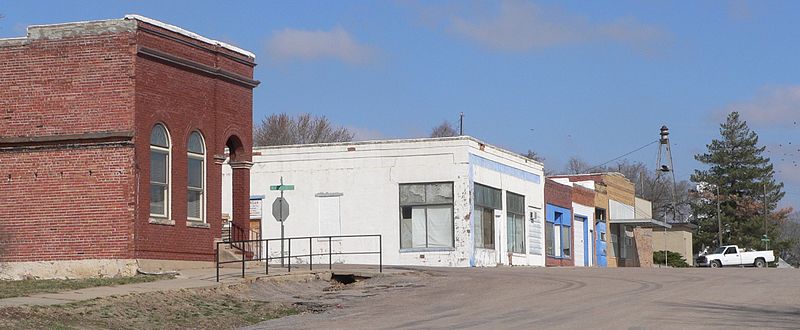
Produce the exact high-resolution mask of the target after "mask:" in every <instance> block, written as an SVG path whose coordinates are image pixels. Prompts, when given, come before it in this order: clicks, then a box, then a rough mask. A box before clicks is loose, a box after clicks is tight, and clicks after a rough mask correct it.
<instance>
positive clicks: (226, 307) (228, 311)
mask: <svg viewBox="0 0 800 330" xmlns="http://www.w3.org/2000/svg"><path fill="white" fill-rule="evenodd" d="M247 290H249V289H248V288H247V287H246V286H234V287H218V288H206V289H183V290H178V291H166V292H148V293H135V294H129V295H124V296H111V297H107V298H97V299H93V300H88V301H83V302H76V303H70V304H64V305H55V306H32V307H28V306H25V307H8V308H0V328H2V329H42V328H46V329H74V328H78V329H109V328H115V329H230V328H237V327H241V326H246V325H250V324H255V323H258V322H261V321H265V320H269V319H273V318H277V317H282V316H286V315H292V314H296V313H298V312H299V310H298V309H297V308H295V307H293V306H292V305H287V304H280V303H271V302H266V301H259V300H254V299H251V298H248V296H249V295H247V294H246V291H247Z"/></svg>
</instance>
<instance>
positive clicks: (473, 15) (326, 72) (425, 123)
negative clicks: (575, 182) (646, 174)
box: [0, 0, 800, 206]
mask: <svg viewBox="0 0 800 330" xmlns="http://www.w3.org/2000/svg"><path fill="white" fill-rule="evenodd" d="M130 13H135V14H140V15H144V16H148V17H151V18H154V19H158V20H162V21H165V22H168V23H170V24H174V25H178V26H181V27H183V28H185V29H188V30H191V31H194V32H197V33H200V34H202V35H205V36H207V37H210V38H214V39H218V40H222V41H226V42H229V43H231V44H234V45H237V46H240V47H242V48H245V49H248V50H250V51H253V52H254V53H256V55H257V58H256V61H257V62H258V64H259V65H258V66H257V68H256V74H255V75H256V78H257V79H259V80H261V82H262V84H261V86H259V87H258V88H257V89H256V91H255V94H254V102H255V107H254V109H253V112H254V118H255V120H260V119H261V118H263V117H265V116H268V115H269V114H271V113H277V112H287V113H290V114H297V113H302V112H310V113H313V114H317V115H325V116H327V117H328V118H330V119H331V120H332V121H333V122H335V123H338V124H341V125H344V126H347V127H350V128H352V129H353V130H355V131H356V132H357V133H358V136H359V137H360V138H402V137H419V136H424V135H426V134H427V133H428V132H429V131H430V129H431V128H432V127H433V126H436V125H437V124H439V123H440V122H442V121H443V120H450V121H451V122H454V123H456V122H457V120H458V113H459V112H464V113H465V125H464V126H465V127H464V129H465V133H467V134H469V135H473V136H476V137H478V138H480V139H483V140H485V141H487V142H489V143H492V144H496V145H499V146H502V147H505V148H508V149H511V150H514V151H518V152H524V151H526V150H528V149H532V150H535V151H537V152H538V153H540V154H542V155H543V156H544V157H545V158H546V159H547V161H546V166H548V167H552V168H562V167H563V166H564V164H565V163H566V161H567V160H568V159H569V157H572V156H578V157H580V158H582V159H584V160H585V161H587V162H588V163H591V164H600V163H603V162H605V161H607V160H609V159H612V158H615V157H617V156H619V155H622V154H624V153H626V152H628V151H630V150H633V149H635V148H637V147H639V146H641V145H644V144H646V143H647V142H649V141H652V140H655V139H657V138H658V129H659V128H660V127H661V125H667V126H669V128H670V130H671V133H672V135H671V138H672V143H673V156H674V161H675V168H676V174H677V175H678V178H679V179H685V178H688V176H689V174H690V173H691V172H692V171H693V169H695V168H697V167H698V166H700V165H699V164H698V163H697V162H695V161H694V159H693V157H692V155H694V154H696V153H699V152H702V151H703V150H704V148H705V145H706V144H707V143H709V142H710V141H711V139H712V138H715V137H718V136H719V131H718V125H719V123H720V122H721V121H722V120H723V119H724V117H725V115H726V113H727V112H728V111H731V110H733V109H736V110H738V111H740V112H742V113H743V117H744V118H745V119H746V120H747V121H748V123H749V124H750V126H751V128H753V129H754V130H755V131H756V132H758V133H759V135H760V136H761V141H762V143H763V144H765V145H767V146H768V150H769V154H768V155H769V156H771V157H772V160H773V162H774V164H775V166H776V168H777V170H778V171H779V176H778V178H779V179H780V180H782V181H784V182H785V183H786V189H785V190H786V192H787V195H786V198H785V199H784V202H783V203H782V204H783V205H784V206H800V170H798V169H800V167H797V166H795V165H796V164H797V163H795V162H800V138H798V137H800V135H798V127H800V126H797V124H796V122H798V121H800V65H798V59H800V42H798V41H800V28H798V25H797V22H798V19H800V2H798V1H758V2H756V1H753V2H750V1H730V2H724V1H675V2H667V1H664V2H654V1H614V2H606V1H602V2H599V1H598V2H587V1H574V2H547V1H537V2H527V1H503V2H474V1H452V2H447V1H437V2H418V1H192V2H183V1H36V2H29V1H8V0H2V1H0V14H3V15H4V16H5V18H4V19H2V20H0V37H15V36H22V35H24V34H25V28H26V26H28V25H31V24H48V23H61V22H70V21H83V20H93V19H107V18H120V17H122V16H124V15H125V14H130ZM790 143H792V144H790ZM656 153H657V146H655V145H654V146H652V147H651V148H646V149H644V150H642V151H639V152H637V153H634V154H632V155H631V156H629V157H628V158H629V159H631V160H640V161H643V162H646V163H648V164H653V166H654V167H655V159H656Z"/></svg>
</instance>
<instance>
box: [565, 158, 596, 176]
mask: <svg viewBox="0 0 800 330" xmlns="http://www.w3.org/2000/svg"><path fill="white" fill-rule="evenodd" d="M591 167H592V165H591V164H589V163H587V162H585V161H583V160H582V159H580V158H578V157H570V159H569V161H567V168H566V169H565V172H566V173H564V174H583V173H586V172H587V171H588V170H589V169H590V168H591Z"/></svg>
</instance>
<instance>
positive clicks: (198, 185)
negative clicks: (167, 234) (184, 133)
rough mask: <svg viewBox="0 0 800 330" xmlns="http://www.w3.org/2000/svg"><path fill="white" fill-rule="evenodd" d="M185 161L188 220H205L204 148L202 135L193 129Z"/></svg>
mask: <svg viewBox="0 0 800 330" xmlns="http://www.w3.org/2000/svg"><path fill="white" fill-rule="evenodd" d="M186 150H188V156H189V160H188V162H187V167H188V171H187V172H188V174H189V180H188V181H187V183H188V184H187V188H188V190H189V195H188V198H187V201H188V203H187V210H186V215H187V217H188V220H189V221H197V222H205V216H204V214H205V197H204V196H205V186H206V184H205V183H206V167H205V160H206V148H205V144H204V143H203V136H202V135H200V133H199V132H197V131H195V132H192V134H191V135H189V144H188V146H187V148H186Z"/></svg>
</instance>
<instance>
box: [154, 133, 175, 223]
mask: <svg viewBox="0 0 800 330" xmlns="http://www.w3.org/2000/svg"><path fill="white" fill-rule="evenodd" d="M170 146H171V144H170V139H169V133H168V132H167V129H166V128H165V127H164V125H161V124H156V125H155V126H153V130H152V131H151V132H150V216H151V217H158V218H169V206H170V205H169V200H170V150H171V147H170Z"/></svg>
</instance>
